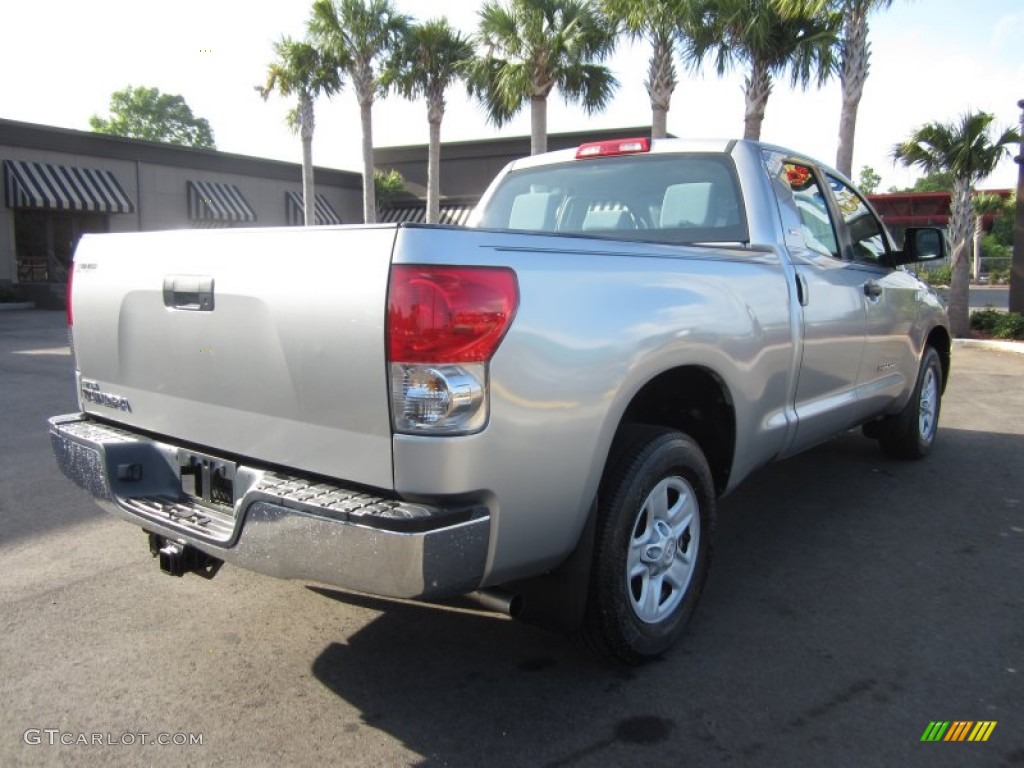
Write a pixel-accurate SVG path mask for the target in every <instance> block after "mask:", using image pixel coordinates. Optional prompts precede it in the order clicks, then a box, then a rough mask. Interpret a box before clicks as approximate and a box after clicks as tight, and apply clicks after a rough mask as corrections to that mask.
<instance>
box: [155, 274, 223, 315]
mask: <svg viewBox="0 0 1024 768" xmlns="http://www.w3.org/2000/svg"><path fill="white" fill-rule="evenodd" d="M164 306H165V307H168V308H170V309H184V310H188V311H190V312H212V311H213V278H212V277H206V276H204V275H167V276H166V277H165V278H164Z"/></svg>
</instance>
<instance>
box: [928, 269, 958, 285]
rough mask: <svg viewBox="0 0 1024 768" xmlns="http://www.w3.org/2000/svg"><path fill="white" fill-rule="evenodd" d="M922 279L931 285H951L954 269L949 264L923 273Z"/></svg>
mask: <svg viewBox="0 0 1024 768" xmlns="http://www.w3.org/2000/svg"><path fill="white" fill-rule="evenodd" d="M921 279H922V280H924V281H925V282H926V283H928V284H929V285H949V284H950V282H951V281H952V279H953V268H952V267H951V266H949V265H948V264H942V265H940V266H937V267H931V268H930V269H925V270H922V271H921Z"/></svg>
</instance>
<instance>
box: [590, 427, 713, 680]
mask: <svg viewBox="0 0 1024 768" xmlns="http://www.w3.org/2000/svg"><path fill="white" fill-rule="evenodd" d="M714 521H715V493H714V484H713V482H712V479H711V470H710V469H709V468H708V464H707V461H706V459H705V458H704V454H703V453H702V452H701V450H700V447H699V446H698V445H697V443H696V442H694V441H693V440H692V439H691V438H689V437H688V436H686V435H684V434H682V433H681V432H676V431H673V430H669V429H663V428H659V427H648V426H627V427H624V428H623V430H622V434H621V435H620V436H619V438H617V440H616V443H615V445H614V446H613V448H612V455H611V458H610V460H609V464H608V467H607V469H606V471H605V477H604V478H603V480H602V483H601V488H600V491H599V498H598V526H597V532H596V536H597V538H596V541H595V550H594V562H593V574H592V579H591V589H590V594H589V596H588V604H587V616H586V622H585V624H584V629H583V632H582V633H583V635H584V639H585V640H586V641H587V643H588V645H590V646H591V647H594V648H596V649H597V650H598V651H601V652H605V653H610V654H611V655H613V656H615V657H617V658H618V659H620V660H622V661H624V662H626V663H630V664H636V663H640V662H643V661H646V660H648V659H651V658H654V657H657V656H659V655H660V654H662V653H663V652H664V651H666V650H667V649H668V648H669V647H670V646H671V645H672V644H673V643H674V642H675V641H676V639H677V638H678V637H679V636H680V635H681V634H682V632H683V630H684V629H685V627H686V623H687V621H688V620H689V618H690V615H691V614H692V613H693V610H694V608H695V606H696V604H697V600H698V598H699V597H700V593H701V590H702V589H703V587H704V581H705V579H706V577H707V572H708V565H709V561H710V556H711V538H712V534H713V530H714Z"/></svg>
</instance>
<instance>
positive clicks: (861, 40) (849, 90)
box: [833, 0, 892, 176]
mask: <svg viewBox="0 0 1024 768" xmlns="http://www.w3.org/2000/svg"><path fill="white" fill-rule="evenodd" d="M837 1H838V6H837V7H838V11H839V13H840V14H841V16H842V19H843V32H842V37H841V38H840V41H839V82H840V83H841V84H842V90H843V107H842V111H841V112H840V113H839V148H838V149H837V150H836V168H837V169H838V170H839V171H840V172H841V173H845V174H846V175H847V176H849V175H850V173H851V171H852V169H853V138H854V134H855V133H856V132H857V110H858V109H859V108H860V100H861V96H863V94H864V81H865V80H867V79H868V71H869V68H870V59H871V47H870V46H869V45H868V15H870V13H871V12H872V11H874V10H876V9H881V8H888V7H889V6H890V5H892V0H833V2H837Z"/></svg>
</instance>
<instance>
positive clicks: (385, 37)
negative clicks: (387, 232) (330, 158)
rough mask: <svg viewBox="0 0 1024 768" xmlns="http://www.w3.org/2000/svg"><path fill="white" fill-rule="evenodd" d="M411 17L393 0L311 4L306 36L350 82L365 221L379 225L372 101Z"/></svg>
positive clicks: (318, 0)
mask: <svg viewBox="0 0 1024 768" xmlns="http://www.w3.org/2000/svg"><path fill="white" fill-rule="evenodd" d="M408 24H409V17H408V16H405V15H403V14H400V13H398V11H397V10H395V7H394V4H393V3H392V1H391V0H315V2H314V3H313V15H312V17H311V18H310V20H309V32H310V34H311V35H312V37H313V40H314V42H315V43H316V44H317V45H318V46H319V47H320V49H321V50H322V51H324V52H325V54H327V55H329V56H331V57H333V58H334V59H335V60H336V61H337V62H338V66H339V68H340V69H341V70H343V71H344V72H346V73H347V74H348V75H349V77H350V78H352V88H353V89H354V90H355V92H356V100H357V101H358V102H359V118H360V122H361V124H362V133H363V147H362V149H363V221H365V222H366V223H367V224H372V223H373V222H375V221H377V203H376V199H375V196H374V188H373V170H374V166H373V115H372V110H373V102H374V99H375V98H376V96H377V94H378V93H380V91H381V82H380V78H381V73H382V69H383V66H384V62H385V61H386V60H387V58H388V57H389V56H390V55H391V53H392V52H393V51H394V50H395V48H396V47H397V45H398V43H399V41H400V39H401V36H402V34H403V33H404V31H405V29H406V28H407V27H408Z"/></svg>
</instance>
